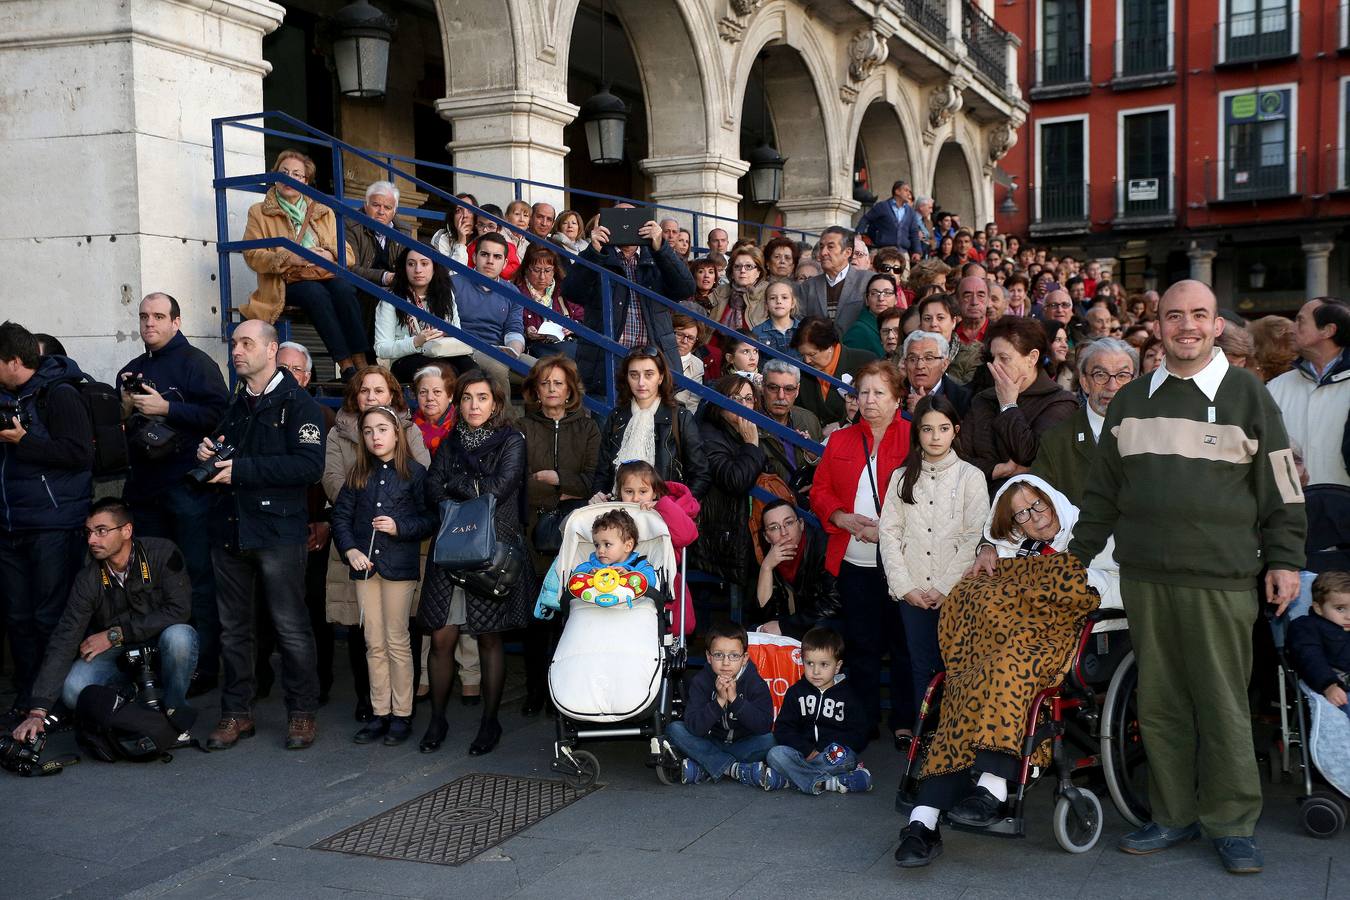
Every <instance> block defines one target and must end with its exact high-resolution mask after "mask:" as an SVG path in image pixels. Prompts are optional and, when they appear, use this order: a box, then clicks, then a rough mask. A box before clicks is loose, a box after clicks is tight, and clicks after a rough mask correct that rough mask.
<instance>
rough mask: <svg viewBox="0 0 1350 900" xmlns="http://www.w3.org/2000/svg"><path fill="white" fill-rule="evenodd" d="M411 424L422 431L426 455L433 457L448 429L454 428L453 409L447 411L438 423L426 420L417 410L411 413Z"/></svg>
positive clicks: (448, 431)
mask: <svg viewBox="0 0 1350 900" xmlns="http://www.w3.org/2000/svg"><path fill="white" fill-rule="evenodd" d="M413 422H414V423H416V425H417V427H418V428H420V429H421V430H422V443H423V444H425V445H426V448H427V453H430V454H433V455H434V454H435V453H436V449H437V448H438V447H440V446H441V441H443V440H445V436H446V435H447V434H449V433H450V429H452V428H454V427H455V409H454V407H450V408H449V409H447V410H446V411H445V412H444V413H443V414H442V415H441V420H440V421H439V422H433V421H432V420H431V419H428V418H427V417H426V414H425V413H423V412H422V411H421V410H420V409H419V410H418V411H417V412H415V413H413Z"/></svg>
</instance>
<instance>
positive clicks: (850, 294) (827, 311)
mask: <svg viewBox="0 0 1350 900" xmlns="http://www.w3.org/2000/svg"><path fill="white" fill-rule="evenodd" d="M816 254H817V255H818V256H819V258H820V267H821V270H822V271H821V274H819V275H816V276H814V277H812V278H808V279H806V280H805V281H800V282H798V283H797V311H798V313H800V315H801V316H802V318H806V317H807V316H820V317H824V318H830V319H833V320H834V325H835V327H836V328H838V329H839V333H840V334H848V329H849V327H850V326H852V325H853V323H854V322H855V321H856V320H857V318H858V315H859V314H860V313H861V312H862V309H863V295H864V294H865V293H866V290H867V281H868V279H869V278H871V277H872V275H871V273H870V272H866V271H864V270H862V269H859V268H858V267H857V266H854V265H852V261H853V233H852V232H851V231H849V230H848V229H847V228H841V227H840V226H838V225H831V226H830V227H829V228H826V229H825V230H824V231H822V232H821V233H820V242H819V243H818V244H817V245H816Z"/></svg>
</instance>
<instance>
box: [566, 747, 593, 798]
mask: <svg viewBox="0 0 1350 900" xmlns="http://www.w3.org/2000/svg"><path fill="white" fill-rule="evenodd" d="M572 759H573V760H574V761H575V762H576V771H575V772H563V773H562V778H563V783H564V784H566V785H567V786H568V787H573V788H576V789H577V790H583V789H585V788H588V787H590V786H591V785H593V784H595V779H597V778H599V777H600V760H598V759H596V758H595V754H594V753H591V752H590V751H589V750H573V751H572ZM564 765H566V763H564Z"/></svg>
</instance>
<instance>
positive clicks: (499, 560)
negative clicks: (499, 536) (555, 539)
mask: <svg viewBox="0 0 1350 900" xmlns="http://www.w3.org/2000/svg"><path fill="white" fill-rule="evenodd" d="M524 571H525V551H524V550H523V549H522V548H521V547H520V545H519V544H516V543H514V542H513V541H498V542H497V546H496V548H495V549H494V551H493V555H492V560H491V562H489V563H488V565H486V566H485V567H483V568H481V569H468V570H466V569H455V570H451V571H450V572H449V573H448V574H449V576H450V580H451V581H453V582H454V583H455V584H457V585H459V586H460V587H462V588H464V590H466V591H468V592H469V593H471V594H477V595H478V596H479V597H491V598H492V599H494V600H501V599H504V598H505V597H507V596H509V595H510V594H511V592H512V591H514V590H515V589H516V585H517V584H518V583H519V582H520V576H521V575H522V574H523V573H524Z"/></svg>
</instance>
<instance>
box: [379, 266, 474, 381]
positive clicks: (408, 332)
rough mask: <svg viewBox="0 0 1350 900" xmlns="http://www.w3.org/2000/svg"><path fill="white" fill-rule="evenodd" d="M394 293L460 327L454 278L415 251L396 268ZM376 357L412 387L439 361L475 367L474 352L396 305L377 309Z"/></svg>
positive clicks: (461, 368) (381, 305) (461, 366)
mask: <svg viewBox="0 0 1350 900" xmlns="http://www.w3.org/2000/svg"><path fill="white" fill-rule="evenodd" d="M389 293H391V294H393V295H394V296H396V297H402V298H403V299H405V300H407V301H408V302H409V303H411V304H412V305H413V306H415V307H417V308H418V309H421V310H425V311H426V312H429V313H431V314H432V315H433V316H435V317H436V318H438V319H443V320H445V321H446V322H449V323H450V324H451V325H454V326H455V327H458V326H459V310H458V309H456V307H455V292H454V290H453V289H452V288H451V287H450V272H449V271H448V270H447V269H446V268H445V267H444V266H442V265H439V264H437V263H435V262H433V261H432V259H431V258H430V257H428V256H423V255H422V254H421V253H418V252H417V251H416V250H414V249H412V248H411V247H408V248H405V249H404V250H403V252H402V253H400V254H399V255H398V258H397V259H396V260H395V262H394V280H393V282H392V283H391V284H390V285H389ZM375 355H376V356H378V357H379V358H380V359H387V360H390V369H391V370H392V371H393V373H394V375H395V377H397V378H398V379H399V380H400V381H406V382H411V381H412V379H413V376H414V375H415V374H416V373H417V370H418V369H421V368H423V367H425V366H427V365H431V364H433V363H435V362H436V361H437V360H445V361H446V362H449V363H450V364H451V365H453V366H454V367H455V368H456V369H457V370H459V371H464V370H466V369H469V368H472V367H473V348H472V347H470V346H469V345H468V344H466V343H464V342H463V341H461V340H459V339H458V338H453V337H450V336H448V335H447V334H446V333H445V332H444V331H442V330H441V329H440V328H438V327H436V326H435V325H432V324H430V323H428V322H424V321H423V320H421V319H418V318H416V317H415V316H413V315H411V314H409V313H404V312H402V311H400V310H398V309H396V308H395V307H394V305H393V304H392V303H381V304H380V305H379V306H377V307H376V308H375Z"/></svg>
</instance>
